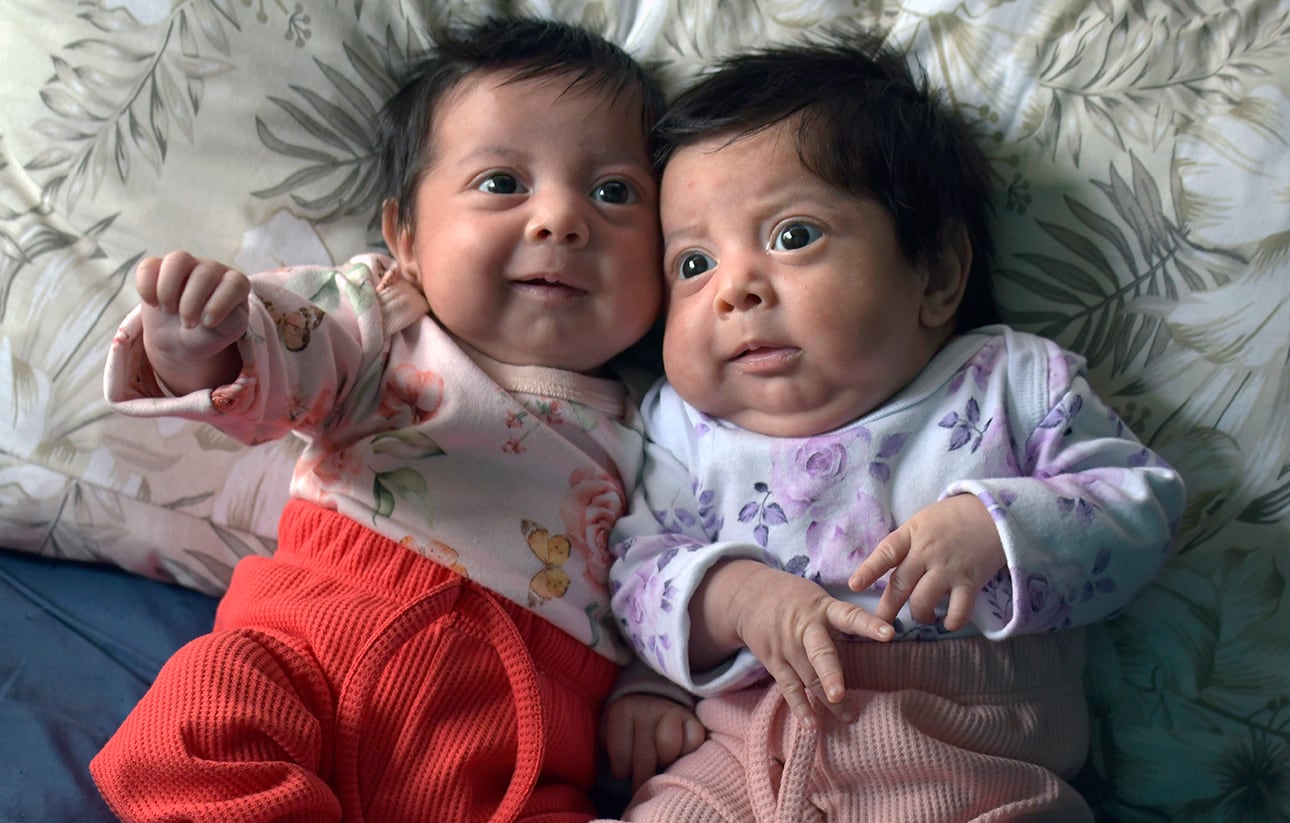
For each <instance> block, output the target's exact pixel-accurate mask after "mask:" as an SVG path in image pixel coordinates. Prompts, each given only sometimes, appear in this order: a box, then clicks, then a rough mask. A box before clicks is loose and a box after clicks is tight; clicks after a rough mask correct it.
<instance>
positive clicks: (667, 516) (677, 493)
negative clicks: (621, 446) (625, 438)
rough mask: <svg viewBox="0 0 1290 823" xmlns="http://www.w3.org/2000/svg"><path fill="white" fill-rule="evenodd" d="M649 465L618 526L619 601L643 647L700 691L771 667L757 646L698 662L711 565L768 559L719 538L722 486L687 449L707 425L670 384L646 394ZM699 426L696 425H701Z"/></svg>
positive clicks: (616, 605) (624, 622) (621, 619)
mask: <svg viewBox="0 0 1290 823" xmlns="http://www.w3.org/2000/svg"><path fill="white" fill-rule="evenodd" d="M643 413H644V416H645V426H646V430H647V431H648V432H650V433H651V434H652V437H651V439H650V440H649V441H648V442H647V445H646V449H645V466H646V469H645V472H644V476H643V477H642V479H641V482H640V483H639V484H638V485H637V488H636V493H635V496H634V498H633V500H632V505H631V509H630V511H629V513H628V514H627V515H625V516H624V517H623V518H621V519H620V520H619V521H618V523H617V524H616V525H615V527H614V533H613V542H614V547H613V553H614V557H615V562H614V565H613V567H612V568H611V570H610V581H611V586H612V591H613V596H612V601H611V604H612V606H613V610H614V615H615V616H616V617H617V619H618V623H619V627H620V629H621V631H622V633H623V635H624V637H626V638H627V639H628V641H629V642H630V643H631V644H632V646H633V647H634V649H635V651H636V654H637V656H639V657H640V658H641V659H643V660H644V661H645V662H646V663H648V664H649V665H650V666H651V667H653V668H654V669H656V670H657V671H659V672H660V673H662V674H663V675H664V676H666V677H667V678H668V679H670V680H671V681H673V682H674V683H677V684H678V685H680V686H682V687H683V688H685V689H686V690H687V691H689V692H691V693H693V694H698V695H701V696H702V695H709V694H717V693H720V692H723V691H727V690H729V689H731V688H735V687H737V686H739V685H746V684H749V683H752V682H754V681H756V680H758V679H760V677H761V676H762V674H763V673H764V670H762V669H761V668H760V666H759V664H758V663H757V661H756V659H754V658H753V657H752V655H751V654H750V653H748V652H746V651H745V652H744V653H742V654H740V655H738V656H737V657H736V658H735V659H733V660H732V661H730V662H729V663H727V664H726V665H723V666H722V667H721V668H720V669H718V670H716V671H712V672H692V671H691V669H690V663H689V643H688V638H689V635H690V619H689V604H690V598H691V597H692V596H693V594H694V591H695V589H696V588H697V587H698V585H699V583H700V582H701V581H702V580H703V577H704V575H705V574H706V573H707V571H708V569H710V568H712V566H713V564H715V563H717V562H718V561H719V560H723V559H729V558H736V557H749V558H752V559H755V560H760V561H765V560H767V559H768V558H767V555H766V552H765V551H764V550H763V549H762V547H761V546H759V545H757V544H756V542H740V541H728V540H722V539H720V535H721V531H722V526H723V524H724V523H723V521H724V516H723V515H722V514H721V512H720V511H719V503H718V500H717V493H716V491H715V490H713V489H704V488H701V487H700V484H699V481H698V480H697V479H696V478H695V477H694V476H693V475H692V474H691V473H690V471H689V469H687V467H686V465H685V463H684V462H683V461H682V459H679V458H678V455H686V454H687V453H689V452H690V451H691V450H692V449H694V448H696V447H697V446H696V444H695V442H694V441H695V440H696V439H701V438H702V436H703V435H704V434H705V433H706V432H705V427H706V425H707V424H706V423H705V422H704V420H703V419H702V417H701V416H697V415H695V413H694V412H693V410H691V409H689V407H687V406H685V405H684V404H683V403H682V402H681V400H680V399H679V398H678V397H677V396H676V395H675V393H674V392H672V390H671V389H670V388H668V387H666V386H660V387H656V389H655V390H654V391H653V392H651V393H650V395H649V396H648V397H646V399H645V403H644V408H643ZM696 430H697V431H696Z"/></svg>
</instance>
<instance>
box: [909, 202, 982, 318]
mask: <svg viewBox="0 0 1290 823" xmlns="http://www.w3.org/2000/svg"><path fill="white" fill-rule="evenodd" d="M926 268H927V285H926V287H925V289H924V291H923V308H922V312H921V313H920V315H919V317H920V319H921V320H922V322H923V326H924V327H925V328H940V327H941V326H945V325H952V324H953V322H954V318H955V316H956V315H957V314H958V310H959V304H960V303H962V302H963V295H964V293H965V292H966V291H967V282H968V272H970V271H971V270H972V241H971V240H969V239H968V233H967V229H966V228H964V226H963V225H962V224H961V223H956V224H954V225H953V226H951V227H950V228H949V229H947V230H946V231H945V234H944V239H943V241H942V243H941V250H940V252H939V253H938V254H937V255H936V256H935V257H933V258H932V259H931V260H929V261H928V262H927V264H926Z"/></svg>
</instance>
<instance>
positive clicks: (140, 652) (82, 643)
mask: <svg viewBox="0 0 1290 823" xmlns="http://www.w3.org/2000/svg"><path fill="white" fill-rule="evenodd" d="M217 602H218V601H217V600H216V598H213V597H210V596H208V595H204V594H201V593H199V592H195V591H192V590H189V589H184V588H180V587H178V586H172V585H167V584H165V583H159V582H157V581H155V580H148V579H146V578H143V577H139V576H137V575H131V574H128V573H126V572H123V571H121V570H120V569H117V568H115V567H109V566H99V565H90V564H83V563H73V562H60V561H55V560H48V559H45V558H41V557H35V556H33V555H29V554H20V553H17V552H12V551H7V550H0V626H3V632H2V633H0V764H3V765H0V820H3V821H6V822H7V823H26V821H32V822H33V823H35V821H39V823H49V822H50V821H77V822H78V823H96V821H105V822H106V821H114V820H115V817H113V816H112V814H111V813H110V812H108V810H107V807H106V806H105V805H104V803H103V801H102V800H101V799H100V798H99V795H98V792H97V791H96V790H95V788H94V784H93V782H92V781H91V780H90V776H89V772H88V770H87V766H88V764H89V761H90V758H92V757H93V756H94V754H95V753H96V752H97V751H98V750H99V748H101V747H102V745H103V743H104V742H105V741H106V740H107V739H108V737H109V736H111V734H112V732H113V731H115V730H116V727H117V726H118V725H120V723H121V721H122V720H123V719H124V718H125V716H126V714H128V713H129V711H130V709H131V708H133V706H134V704H135V703H136V702H137V701H138V700H139V698H140V697H142V696H143V693H144V691H145V690H147V688H148V685H149V684H150V683H151V682H152V680H153V678H154V677H156V675H157V671H158V669H160V668H161V664H162V663H164V662H165V661H166V659H167V658H168V657H170V655H171V654H172V653H173V652H174V651H175V650H176V649H178V648H179V647H180V646H182V645H183V644H184V643H186V642H187V641H188V640H190V639H192V638H193V637H196V636H197V635H199V634H203V633H205V632H207V631H209V630H210V627H211V624H212V623H213V621H214V618H215V606H216V603H217Z"/></svg>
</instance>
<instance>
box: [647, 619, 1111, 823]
mask: <svg viewBox="0 0 1290 823" xmlns="http://www.w3.org/2000/svg"><path fill="white" fill-rule="evenodd" d="M842 653H843V661H844V667H845V669H846V676H847V682H848V683H849V684H852V688H850V689H849V691H848V693H847V696H846V698H845V699H846V700H847V701H848V702H849V704H850V707H851V708H852V710H853V711H854V712H855V714H856V716H857V717H858V719H857V720H856V721H855V722H854V723H852V724H843V723H841V722H839V721H837V720H834V719H833V717H832V715H831V714H830V713H829V712H828V711H827V710H826V709H824V708H822V707H817V710H816V717H817V719H818V720H819V721H820V722H819V724H818V731H814V730H808V729H805V728H803V727H802V726H801V725H800V724H799V723H798V722H797V720H796V719H794V718H793V716H792V713H791V712H790V711H789V710H788V708H787V705H786V704H785V703H784V701H783V699H782V698H781V697H780V695H779V691H778V689H777V687H775V686H774V685H759V686H755V687H752V688H748V689H742V690H739V691H736V692H732V693H729V694H726V695H721V696H718V697H713V698H708V699H706V700H703V701H701V702H700V703H699V706H698V713H699V718H700V719H701V720H702V721H703V723H704V725H705V726H707V727H708V730H709V737H708V740H707V742H705V743H704V744H703V745H702V746H701V747H700V748H699V749H698V750H697V751H696V752H694V753H693V754H691V755H689V756H688V757H685V758H683V759H681V760H680V761H678V762H677V763H676V764H674V765H673V766H672V768H671V769H669V770H668V771H667V773H665V774H663V775H660V776H658V777H655V778H653V779H652V780H650V781H649V782H647V783H646V784H645V785H644V786H642V787H641V790H640V791H639V792H638V793H637V795H636V797H635V798H633V802H632V806H631V807H630V808H629V810H628V812H627V813H626V814H625V815H624V817H625V819H626V820H628V821H631V823H718V822H719V823H754V821H755V823H822V821H825V820H827V821H831V823H860V821H879V820H880V821H883V823H900V821H918V823H948V822H949V821H968V820H971V821H1019V820H1026V821H1054V823H1057V822H1058V821H1060V823H1070V822H1071V821H1084V820H1087V821H1091V820H1092V819H1093V817H1092V814H1091V812H1090V811H1089V808H1088V806H1087V805H1086V804H1085V802H1084V800H1083V798H1081V797H1080V796H1079V794H1078V793H1077V792H1076V791H1075V790H1074V789H1073V788H1072V787H1071V786H1070V785H1069V784H1068V783H1066V781H1065V780H1064V779H1063V778H1066V777H1070V776H1072V775H1073V774H1074V773H1075V772H1076V771H1078V769H1079V767H1080V765H1081V764H1082V763H1083V761H1084V757H1085V755H1086V753H1087V749H1088V718H1087V708H1086V705H1085V700H1084V692H1083V686H1082V681H1081V671H1082V669H1083V665H1084V636H1083V632H1082V631H1080V630H1075V631H1070V632H1064V633H1050V634H1039V635H1029V636H1023V637H1018V638H1015V639H1012V640H1004V641H990V640H985V639H982V638H968V639H955V640H942V641H937V642H921V643H920V642H905V643H898V644H896V643H893V644H886V645H878V644H873V643H863V642H855V643H847V644H844V646H843V648H842Z"/></svg>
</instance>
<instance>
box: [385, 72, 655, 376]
mask: <svg viewBox="0 0 1290 823" xmlns="http://www.w3.org/2000/svg"><path fill="white" fill-rule="evenodd" d="M509 80H511V76H510V75H509V74H508V73H502V72H495V71H486V72H481V73H479V74H477V75H474V76H471V77H467V78H466V79H464V80H463V81H462V82H461V84H460V85H459V86H458V87H457V88H456V89H454V90H453V91H452V92H451V93H450V94H449V95H448V96H447V97H446V98H445V99H444V100H443V102H442V103H441V104H440V107H439V110H438V112H436V115H435V118H434V123H433V125H432V128H433V130H434V133H433V139H432V144H433V147H434V157H433V159H432V162H431V165H430V166H429V167H428V168H427V169H426V171H425V173H424V175H423V177H422V179H421V182H420V187H419V189H418V191H417V203H416V219H415V224H414V225H413V226H412V228H411V230H410V231H408V230H398V231H396V232H395V234H396V235H397V236H396V237H394V238H393V239H391V238H390V237H389V236H388V235H389V233H390V232H389V231H388V230H387V238H386V239H387V242H389V244H390V248H391V250H392V251H393V253H394V255H395V257H396V258H398V261H399V264H400V266H401V267H402V268H403V270H404V271H405V273H407V274H408V275H409V276H411V277H412V278H413V279H414V280H416V281H417V282H419V283H420V285H421V287H422V288H423V290H424V292H425V295H426V299H427V300H428V301H429V303H430V310H431V312H432V313H433V314H434V316H435V317H436V318H437V319H438V320H439V322H440V323H442V324H443V326H444V327H445V328H446V329H447V330H448V331H449V332H450V333H451V334H453V335H454V336H455V337H457V338H458V339H459V340H461V341H462V342H464V343H466V344H467V345H469V346H471V347H473V348H475V349H477V350H479V351H482V352H483V353H485V354H487V355H489V356H490V357H493V358H495V359H497V360H501V361H503V362H505V363H511V364H515V365H542V366H553V367H558V368H564V369H571V370H574V371H584V372H585V371H592V370H594V369H596V368H597V367H599V366H601V365H603V364H604V363H605V362H606V361H608V360H609V359H610V358H611V357H613V356H614V355H616V354H618V353H619V352H621V351H622V350H624V349H625V348H627V347H628V346H630V345H631V344H632V343H634V342H636V340H638V339H639V338H640V337H641V336H642V335H643V334H644V333H645V332H646V331H647V330H648V329H649V327H650V325H651V324H652V323H653V321H654V318H655V316H656V315H657V312H658V308H659V303H660V300H661V295H662V278H661V277H660V274H659V228H658V217H657V211H658V193H657V185H656V183H655V178H654V174H653V172H652V171H651V168H650V163H649V153H648V146H647V142H646V136H645V134H644V133H643V130H642V127H641V123H640V116H639V113H638V111H637V110H636V109H635V107H633V106H630V105H628V104H627V103H626V102H622V103H615V102H613V101H612V100H611V99H610V98H609V97H607V96H606V95H605V94H602V93H600V92H598V91H584V90H583V89H581V88H579V89H574V90H572V91H570V90H567V87H568V86H569V83H570V80H571V78H570V77H569V76H567V75H564V76H554V77H542V78H536V79H529V80H521V81H515V82H507V81H509Z"/></svg>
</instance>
